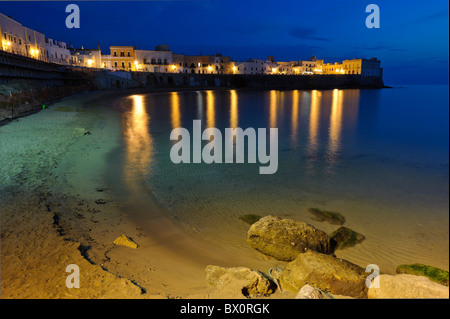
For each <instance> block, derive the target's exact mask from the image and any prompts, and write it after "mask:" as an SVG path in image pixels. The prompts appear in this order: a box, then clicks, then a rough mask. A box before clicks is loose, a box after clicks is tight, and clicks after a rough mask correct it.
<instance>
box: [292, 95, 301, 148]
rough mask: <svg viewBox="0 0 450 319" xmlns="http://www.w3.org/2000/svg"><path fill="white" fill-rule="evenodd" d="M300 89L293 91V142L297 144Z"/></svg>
mask: <svg viewBox="0 0 450 319" xmlns="http://www.w3.org/2000/svg"><path fill="white" fill-rule="evenodd" d="M298 104H299V91H298V90H295V91H293V92H292V116H291V117H292V118H291V124H292V132H291V136H292V142H293V143H294V144H295V142H296V141H297V128H298V107H299V105H298Z"/></svg>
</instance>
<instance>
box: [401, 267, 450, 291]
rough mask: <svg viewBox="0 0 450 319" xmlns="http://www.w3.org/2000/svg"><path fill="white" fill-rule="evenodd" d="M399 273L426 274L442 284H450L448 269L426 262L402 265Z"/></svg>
mask: <svg viewBox="0 0 450 319" xmlns="http://www.w3.org/2000/svg"><path fill="white" fill-rule="evenodd" d="M397 274H410V275H416V276H425V277H428V278H430V279H431V280H432V281H435V282H437V283H439V284H441V285H445V286H448V271H446V270H443V269H440V268H437V267H432V266H427V265H424V264H411V265H400V266H398V267H397Z"/></svg>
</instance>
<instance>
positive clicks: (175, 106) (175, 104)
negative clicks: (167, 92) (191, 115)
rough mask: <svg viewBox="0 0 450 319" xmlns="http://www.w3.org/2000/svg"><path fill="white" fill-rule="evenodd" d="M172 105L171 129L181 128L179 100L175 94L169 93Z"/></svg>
mask: <svg viewBox="0 0 450 319" xmlns="http://www.w3.org/2000/svg"><path fill="white" fill-rule="evenodd" d="M170 104H171V105H172V113H171V119H172V129H175V128H178V127H181V116H180V99H179V97H178V93H177V92H172V93H171V103H170Z"/></svg>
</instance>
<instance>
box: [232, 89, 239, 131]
mask: <svg viewBox="0 0 450 319" xmlns="http://www.w3.org/2000/svg"><path fill="white" fill-rule="evenodd" d="M230 94H231V97H230V127H231V128H232V129H235V128H237V127H238V97H237V93H236V90H231V91H230Z"/></svg>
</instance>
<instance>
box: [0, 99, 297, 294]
mask: <svg viewBox="0 0 450 319" xmlns="http://www.w3.org/2000/svg"><path fill="white" fill-rule="evenodd" d="M129 93H130V92H128V94H129ZM123 94H124V93H123V92H122V93H111V92H101V93H99V92H97V93H86V94H83V95H79V96H75V97H71V98H66V99H64V100H63V101H61V102H59V103H57V104H54V105H52V106H51V107H49V108H47V109H45V110H44V111H41V112H39V113H37V114H34V115H32V116H28V117H24V118H20V119H18V120H15V121H13V122H12V123H10V124H8V125H5V126H2V127H0V136H1V139H0V141H1V142H0V143H1V145H0V148H1V149H2V152H1V153H0V162H1V163H6V165H2V166H1V168H0V178H1V183H0V184H1V185H2V188H1V189H0V192H1V196H0V198H1V218H2V219H1V227H2V228H1V252H2V254H1V269H2V272H1V298H244V297H243V295H242V294H240V293H239V292H234V291H230V292H229V294H228V295H227V294H224V292H223V291H222V292H221V293H220V295H217V293H215V292H214V290H213V289H212V288H211V287H208V285H207V284H206V281H205V266H206V265H208V264H218V265H221V266H246V267H254V268H257V269H260V268H263V269H261V270H262V271H265V272H267V271H268V269H269V268H270V267H272V266H274V265H277V264H279V262H277V261H276V260H268V259H267V258H266V257H264V256H262V255H261V254H259V253H257V252H256V251H255V252H253V253H252V254H250V255H249V256H245V257H242V256H236V254H235V252H234V251H232V250H220V249H217V247H213V246H210V245H209V244H208V243H205V242H202V241H201V240H199V239H197V238H194V237H193V236H192V235H190V234H188V233H186V231H185V230H183V229H181V228H180V227H179V226H178V225H176V224H175V223H174V222H173V221H172V220H170V218H168V217H167V216H165V214H164V213H163V212H162V211H161V210H160V208H159V207H158V205H157V204H156V203H155V202H154V201H152V200H151V196H148V197H145V200H146V201H147V202H146V203H145V205H146V206H147V207H148V210H146V211H145V212H142V214H139V213H138V214H135V215H134V216H133V218H130V217H129V216H127V215H126V213H125V212H124V209H123V207H121V206H120V205H119V204H118V203H117V202H115V201H114V199H113V196H112V193H111V190H110V188H109V186H108V184H107V183H106V180H107V179H106V178H105V177H106V176H105V174H106V173H107V172H106V170H105V160H106V158H107V155H108V153H109V152H110V151H111V150H112V149H114V148H115V147H117V144H118V143H119V137H120V129H118V128H119V127H120V126H119V123H120V117H119V115H118V114H115V113H114V112H111V110H110V108H109V107H108V110H109V111H107V112H105V110H107V109H106V108H105V106H108V105H109V104H108V101H110V100H113V99H116V98H118V97H119V96H121V95H123ZM100 101H101V103H100ZM100 104H101V105H103V106H101V105H100ZM93 105H95V107H92V106H93ZM141 204H142V203H141ZM141 207H142V206H141ZM122 234H125V235H126V236H128V237H130V238H133V240H134V241H135V242H137V243H138V244H139V248H138V249H131V248H128V247H123V246H116V245H114V244H113V241H114V240H115V239H116V238H117V237H119V236H120V235H122ZM69 264H76V265H78V266H79V268H80V289H68V288H67V287H66V285H65V280H66V278H67V276H68V273H66V271H65V270H66V267H67V265H69ZM293 296H294V295H293V294H292V293H288V292H283V293H280V292H278V293H275V294H274V295H272V298H292V297H293Z"/></svg>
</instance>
